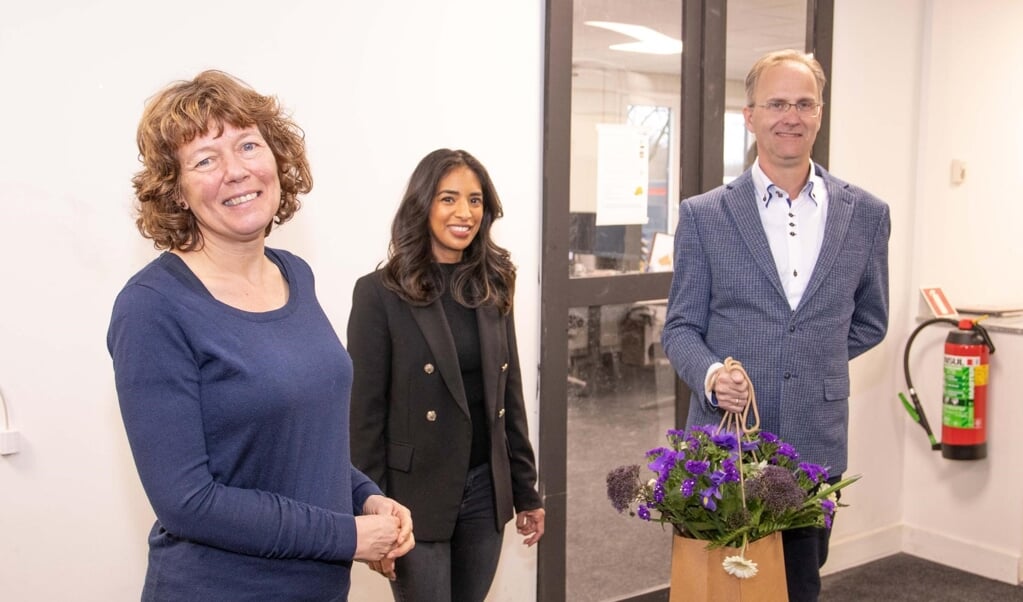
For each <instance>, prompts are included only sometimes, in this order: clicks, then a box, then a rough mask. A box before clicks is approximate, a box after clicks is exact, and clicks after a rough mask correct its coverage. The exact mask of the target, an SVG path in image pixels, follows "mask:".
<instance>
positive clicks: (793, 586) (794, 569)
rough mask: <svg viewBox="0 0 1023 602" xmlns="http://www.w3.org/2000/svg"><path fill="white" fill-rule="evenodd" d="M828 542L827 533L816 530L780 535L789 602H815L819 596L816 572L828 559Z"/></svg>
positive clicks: (789, 531)
mask: <svg viewBox="0 0 1023 602" xmlns="http://www.w3.org/2000/svg"><path fill="white" fill-rule="evenodd" d="M830 538H831V530H830V529H821V528H818V527H804V528H802V529H790V530H788V531H782V533H781V540H782V545H783V546H784V548H785V582H786V585H788V590H789V602H817V598H818V597H819V596H820V593H821V573H820V568H821V567H822V566H824V563H825V562H826V561H827V559H828V540H829V539H830Z"/></svg>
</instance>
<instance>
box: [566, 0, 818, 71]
mask: <svg viewBox="0 0 1023 602" xmlns="http://www.w3.org/2000/svg"><path fill="white" fill-rule="evenodd" d="M683 1H684V0H575V5H574V12H573V21H574V23H573V28H572V29H573V31H572V35H573V40H572V45H573V65H575V66H577V67H590V68H604V69H623V70H627V71H641V72H655V73H678V72H679V70H680V64H681V62H680V60H679V57H678V55H667V56H663V55H651V54H637V53H632V52H621V51H617V50H610V49H609V48H608V46H610V45H611V44H619V43H623V42H632V41H634V40H633V39H632V38H630V37H628V36H625V35H622V34H619V33H615V32H613V31H608V30H606V29H601V28H598V27H592V26H589V25H584V23H585V22H586V21H615V22H619V23H630V24H634V25H645V26H647V27H649V28H651V29H654V30H656V31H659V32H660V33H663V34H664V35H667V36H671V37H673V38H675V39H681V38H682V27H681V23H682V2H683ZM727 23H728V29H727V40H726V43H725V45H726V52H727V54H726V59H725V60H726V63H727V66H726V71H727V77H728V78H729V79H738V80H742V79H745V77H746V72H747V71H748V70H749V68H750V66H751V65H752V64H753V62H754V61H756V59H757V58H758V57H759V56H760V55H762V54H764V53H765V52H769V51H771V50H780V49H783V48H797V49H802V48H803V46H804V43H805V42H804V40H805V39H806V0H728V2H727Z"/></svg>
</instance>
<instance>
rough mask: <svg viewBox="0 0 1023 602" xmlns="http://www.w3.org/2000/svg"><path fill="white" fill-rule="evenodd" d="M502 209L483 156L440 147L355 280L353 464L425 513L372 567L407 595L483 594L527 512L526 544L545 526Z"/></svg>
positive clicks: (418, 172)
mask: <svg viewBox="0 0 1023 602" xmlns="http://www.w3.org/2000/svg"><path fill="white" fill-rule="evenodd" d="M501 216H502V209H501V201H500V199H499V198H498V196H497V191H496V190H495V189H494V184H493V182H492V181H491V179H490V176H489V175H488V174H487V170H486V169H485V168H484V167H483V165H482V164H480V162H479V161H477V160H476V159H475V158H474V157H473V156H472V155H470V154H469V153H467V152H465V151H460V150H448V149H439V150H436V151H434V152H432V153H430V154H429V155H427V156H426V157H424V158H423V159H422V161H420V163H419V165H418V166H417V167H416V169H415V171H414V172H413V173H412V177H411V178H410V179H409V183H408V189H407V191H406V192H405V196H404V198H403V199H402V202H401V205H400V206H399V208H398V212H397V214H396V215H395V217H394V222H393V224H392V228H391V243H390V248H389V251H388V261H387V263H386V264H385V265H384V267H383V268H381V269H379V270H377V271H374V272H372V273H370V274H367V275H366V276H363V277H362V278H360V279H359V281H358V282H357V283H356V285H355V292H354V297H353V304H352V313H351V316H350V317H349V320H348V351H349V353H350V354H351V356H352V360H353V362H354V364H355V381H354V384H353V388H352V416H351V428H352V433H351V439H352V463H353V464H354V465H355V466H356V467H357V468H359V469H360V470H362V471H363V472H365V473H366V474H367V475H368V476H369V477H370V478H372V479H373V480H374V481H376V482H377V483H378V484H379V485H380V487H381V488H382V489H383V490H384V492H385V493H386V495H388V496H390V497H392V498H394V499H395V500H397V501H399V502H400V503H402V504H404V505H406V506H408V508H410V509H411V511H412V517H413V520H414V521H415V529H416V547H415V549H413V551H412V552H410V553H409V554H408V555H407V556H404V557H402V558H400V559H398V560H397V563H396V564H395V563H394V561H389V562H388V561H385V562H388V564H373V565H372V566H373V568H374V569H375V570H378V571H379V572H381V573H383V574H385V575H388V576H389V577H391V579H392V581H391V589H392V591H393V593H394V598H395V600H399V601H403V600H407V601H411V600H426V601H429V602H436V601H443V600H452V601H458V602H463V601H482V600H483V599H484V598H485V597H486V594H487V591H488V590H489V589H490V584H491V582H492V581H493V578H494V574H495V573H496V571H497V563H498V560H499V557H500V554H501V546H502V542H503V530H504V525H505V524H506V523H507V522H508V521H509V520H511V519H512V518H513V517H514V516H515V513H516V512H518V516H517V518H516V526H517V529H518V532H519V533H520V534H522V535H524V536H526V539H525V541H524V543H525V544H526V545H533V544H534V543H536V542H537V541H538V540H539V539H540V537H541V536H542V535H543V529H544V510H543V508H542V501H541V499H540V495H539V494H538V493H537V490H536V480H537V477H536V462H535V458H534V454H533V448H532V446H531V445H530V443H529V436H528V433H527V426H526V411H525V405H524V403H523V397H522V380H521V377H520V373H519V359H518V351H517V349H516V343H515V323H514V320H513V316H512V299H513V296H514V292H515V267H514V266H513V265H512V263H511V259H510V256H509V253H508V251H506V250H505V249H503V248H501V247H499V246H498V245H496V244H495V243H494V242H493V240H492V239H491V237H490V227H491V225H492V224H493V222H494V220H496V219H498V218H500V217H501Z"/></svg>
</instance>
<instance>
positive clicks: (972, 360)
mask: <svg viewBox="0 0 1023 602" xmlns="http://www.w3.org/2000/svg"><path fill="white" fill-rule="evenodd" d="M981 319H982V318H978V319H976V320H969V319H963V320H958V321H957V320H953V319H951V318H933V319H931V320H925V321H924V322H922V323H921V324H920V325H919V326H917V327H916V329H915V330H914V331H913V333H912V334H911V335H910V336H909V340H908V341H907V342H906V349H905V352H904V353H903V356H902V367H903V371H904V372H905V375H906V386H907V387H909V395H910V397H912V398H913V403H912V404H911V403H910V402H909V401H907V400H906V396H905V395H903V394H902V393H899V399H901V400H902V405H903V406H904V407H905V408H906V411H907V412H909V415H910V417H912V418H913V420H914V421H916V422H917V423H918V424H919V425H920V426H922V427H923V429H924V431H925V432H926V433H927V436H928V438H929V439H930V441H931V449H934V450H938V449H940V450H941V455H942V457H945V458H948V459H950V460H980V459H981V458H985V457H987V386H988V376H989V367H990V362H989V357H990V354H992V353H994V352H995V346H994V343H992V342H991V337H990V336H988V333H987V330H985V329H984V327H983V326H981V325H980V320H981ZM942 322H944V323H947V324H952V325H954V326H955V327H956V329H955V330H953V331H952V332H950V333H948V336H947V337H946V338H945V362H944V376H945V379H944V388H943V394H942V403H941V443H938V442H937V441H936V440H935V438H934V433H933V432H932V431H931V427H930V425H929V424H928V422H927V416H926V415H925V414H924V408H923V406H922V405H920V398H919V397H917V394H916V389H914V388H913V380H912V379H911V378H910V375H909V351H910V348H911V347H912V345H913V339H915V338H916V335H917V334H919V332H920V331H921V330H923V329H924V328H925V327H927V326H930V325H931V324H937V323H942Z"/></svg>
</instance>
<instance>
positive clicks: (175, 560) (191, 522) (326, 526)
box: [107, 249, 380, 600]
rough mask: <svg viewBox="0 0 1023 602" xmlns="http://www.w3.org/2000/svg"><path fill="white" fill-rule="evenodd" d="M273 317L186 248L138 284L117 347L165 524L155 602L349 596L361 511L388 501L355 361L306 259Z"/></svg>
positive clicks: (131, 415)
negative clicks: (370, 451)
mask: <svg viewBox="0 0 1023 602" xmlns="http://www.w3.org/2000/svg"><path fill="white" fill-rule="evenodd" d="M266 254H267V257H268V258H269V259H270V260H271V261H273V262H274V263H275V264H277V265H278V266H279V267H280V269H281V272H282V274H283V275H284V277H285V279H286V280H287V282H288V286H289V296H288V302H287V304H286V305H285V306H284V307H282V308H280V309H277V310H274V311H269V312H261V313H252V312H246V311H242V310H239V309H236V308H233V307H230V306H228V305H225V304H223V303H221V302H219V301H217V300H216V299H214V298H213V296H212V295H210V293H209V292H208V291H207V290H206V288H205V287H204V286H203V285H202V283H201V282H200V281H199V280H198V279H197V278H196V277H195V275H194V274H193V273H192V272H191V271H190V270H189V269H188V267H186V265H185V264H184V262H183V261H181V259H180V258H179V257H177V256H176V255H174V254H172V253H164V254H162V255H161V256H159V257H158V258H157V259H155V260H154V261H153V262H152V263H150V264H149V265H148V266H146V267H145V268H143V269H142V270H141V271H140V272H139V273H138V274H136V275H135V276H134V277H132V278H131V280H129V281H128V283H127V285H125V287H124V289H123V290H122V291H121V293H120V294H119V295H118V297H117V301H116V302H115V304H114V309H113V316H112V318H111V322H110V329H109V332H108V334H107V346H108V348H109V350H110V354H111V357H112V358H113V363H114V372H115V377H116V384H117V395H118V398H119V402H120V406H121V415H122V418H123V420H124V425H125V430H126V431H127V434H128V441H129V443H130V444H131V450H132V454H133V455H134V458H135V465H136V467H137V468H138V472H139V476H140V478H141V481H142V485H143V487H144V489H145V491H146V495H147V496H148V497H149V501H150V503H151V504H152V506H153V510H154V512H155V513H156V523H155V524H154V526H153V530H152V532H151V533H150V536H149V547H150V552H149V568H148V571H147V574H146V581H145V586H144V590H143V595H142V597H143V599H144V600H345V599H347V595H348V588H349V572H350V569H351V562H352V557H353V556H354V553H355V545H356V530H355V518H354V515H355V514H358V513H360V512H361V509H362V504H363V502H365V500H366V498H367V497H369V496H370V495H372V494H379V493H380V490H379V489H378V488H377V486H376V485H375V484H374V483H373V482H372V481H370V480H369V479H368V478H367V477H366V476H365V475H363V474H362V473H361V472H359V471H358V470H356V469H355V468H354V467H352V465H351V457H350V452H349V444H348V412H349V394H350V392H351V385H352V362H351V359H350V358H349V356H348V353H347V352H346V351H345V349H344V348H343V347H342V346H341V342H340V341H339V340H338V338H337V335H336V334H335V332H334V330H333V328H332V327H331V325H330V322H329V321H328V320H327V316H326V315H325V314H324V313H323V310H322V308H321V307H320V304H319V302H318V301H317V299H316V294H315V289H314V282H313V274H312V271H311V270H310V269H309V266H308V265H307V264H306V263H305V262H304V261H302V260H301V259H299V258H298V257H296V256H294V255H292V254H290V253H288V252H285V251H280V250H274V249H267V250H266Z"/></svg>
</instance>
